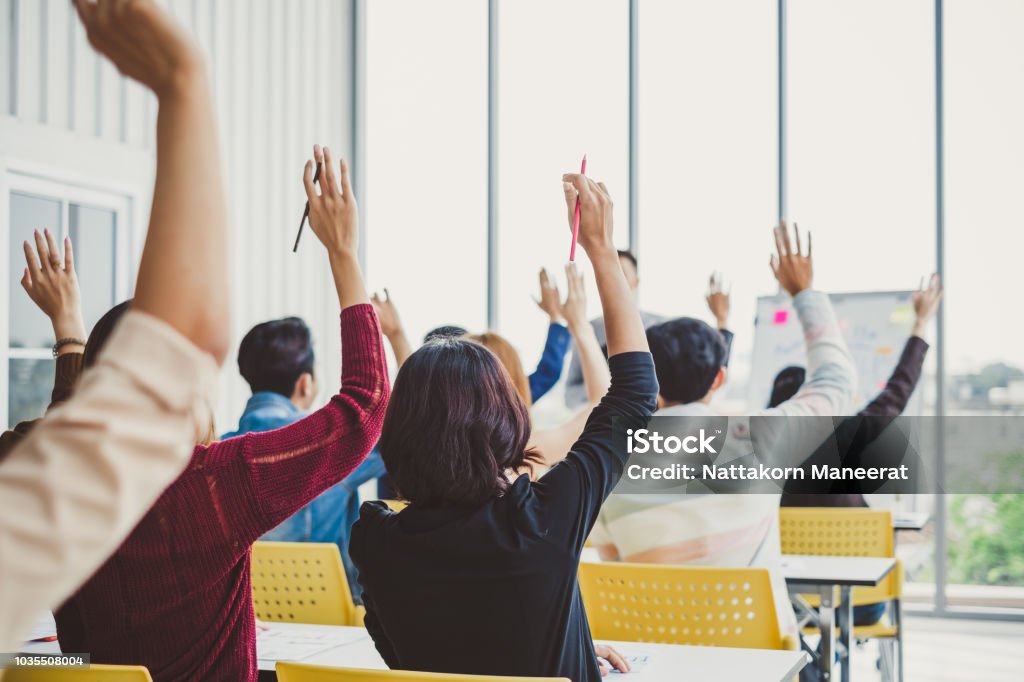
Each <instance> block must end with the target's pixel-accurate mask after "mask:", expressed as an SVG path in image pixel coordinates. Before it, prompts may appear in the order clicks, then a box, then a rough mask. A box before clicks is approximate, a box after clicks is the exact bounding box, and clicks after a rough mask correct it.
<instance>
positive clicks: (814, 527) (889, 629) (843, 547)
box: [779, 507, 903, 681]
mask: <svg viewBox="0 0 1024 682" xmlns="http://www.w3.org/2000/svg"><path fill="white" fill-rule="evenodd" d="M893 537H894V532H893V525H892V512H890V511H889V510H886V509H865V508H844V507H782V508H781V509H780V510H779V538H780V540H781V543H782V552H783V554H815V555H827V556H858V557H886V558H888V557H895V555H896V554H895V543H894V540H893ZM902 594H903V563H902V562H900V561H897V562H896V567H895V568H894V569H893V570H892V572H891V573H890V574H889V575H888V576H886V578H885V579H884V580H883V581H882V582H880V583H879V584H878V585H875V586H874V587H854V588H853V590H852V592H851V594H850V600H851V602H852V603H853V605H854V606H861V605H864V604H877V603H880V602H884V603H889V604H891V608H890V614H889V618H888V619H887V618H885V617H883V618H882V620H880V621H879V622H878V623H876V624H874V625H861V626H858V627H854V628H853V633H852V634H853V637H854V638H856V639H884V640H889V641H890V642H893V641H895V643H896V653H897V658H896V679H898V680H901V681H902V680H903V630H902V628H901V627H900V624H901V621H902V611H901V607H900V599H901V596H902ZM801 598H802V599H803V600H804V601H805V602H807V604H808V605H810V606H814V607H816V606H818V603H819V599H818V596H817V595H801ZM808 632H810V631H808ZM815 632H817V631H816V630H815Z"/></svg>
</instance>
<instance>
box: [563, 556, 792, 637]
mask: <svg viewBox="0 0 1024 682" xmlns="http://www.w3.org/2000/svg"><path fill="white" fill-rule="evenodd" d="M579 581H580V591H581V593H582V595H583V604H584V606H585V607H586V609H587V618H588V619H589V620H590V630H591V634H593V636H594V638H595V639H610V640H618V641H628V642H656V643H664V644H696V645H703V646H724V647H744V648H749V649H785V650H795V649H797V646H798V643H797V642H796V641H795V640H794V639H793V638H792V637H784V636H783V635H782V634H781V633H780V631H779V618H778V614H777V612H776V610H775V599H774V597H773V596H772V584H771V579H770V577H769V575H768V569H766V568H713V567H706V566H671V565H664V564H631V563H618V562H607V563H581V564H580V572H579Z"/></svg>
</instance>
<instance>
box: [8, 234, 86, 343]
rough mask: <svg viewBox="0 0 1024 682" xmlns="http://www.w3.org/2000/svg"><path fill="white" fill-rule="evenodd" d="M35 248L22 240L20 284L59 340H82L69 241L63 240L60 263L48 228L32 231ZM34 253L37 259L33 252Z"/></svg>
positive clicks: (79, 307) (59, 257) (79, 306)
mask: <svg viewBox="0 0 1024 682" xmlns="http://www.w3.org/2000/svg"><path fill="white" fill-rule="evenodd" d="M35 242H36V250H35V252H33V250H32V246H31V245H30V244H29V243H28V242H25V243H24V248H25V266H26V267H25V272H24V274H23V275H22V277H21V286H22V288H23V289H25V293H27V294H28V296H29V298H31V299H32V302H33V303H35V304H36V305H37V306H39V309H40V310H42V311H43V313H44V314H45V315H46V316H47V317H48V318H50V323H51V324H52V325H53V333H54V336H55V337H56V338H57V340H60V339H85V324H84V323H83V322H82V296H81V293H80V292H79V290H78V276H77V275H76V274H75V256H74V251H73V250H72V248H71V240H70V239H65V240H64V262H63V263H62V262H61V255H60V250H59V249H58V248H57V240H56V239H55V238H54V236H53V233H52V232H50V230H48V229H46V230H43V232H42V233H40V232H39V230H36V231H35ZM37 252H38V258H37V257H36V253H37ZM76 349H77V350H79V351H80V350H81V345H80V344H71V345H70V346H63V347H61V349H60V350H58V352H61V351H65V350H76Z"/></svg>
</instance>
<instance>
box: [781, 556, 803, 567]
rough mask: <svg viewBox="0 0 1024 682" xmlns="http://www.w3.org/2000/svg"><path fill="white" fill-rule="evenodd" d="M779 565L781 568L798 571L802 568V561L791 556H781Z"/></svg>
mask: <svg viewBox="0 0 1024 682" xmlns="http://www.w3.org/2000/svg"><path fill="white" fill-rule="evenodd" d="M781 563H782V567H783V568H790V569H793V570H799V569H801V568H803V567H804V560H803V559H798V558H796V557H794V556H792V555H788V556H787V555H783V557H782V562H781Z"/></svg>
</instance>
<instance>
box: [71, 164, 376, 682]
mask: <svg viewBox="0 0 1024 682" xmlns="http://www.w3.org/2000/svg"><path fill="white" fill-rule="evenodd" d="M314 156H315V157H316V160H317V163H320V162H321V161H322V162H323V164H324V165H323V172H322V174H321V180H320V187H321V194H319V195H318V194H317V193H316V190H315V188H314V186H313V182H312V179H311V165H310V164H309V163H307V164H306V169H305V176H304V181H305V185H306V194H307V196H308V197H309V204H310V213H309V223H310V227H311V228H312V229H313V231H314V232H315V233H316V236H317V237H318V238H319V239H320V241H321V242H323V244H324V246H325V247H326V248H327V252H328V255H329V257H330V264H331V271H332V273H333V275H334V282H335V286H336V288H337V291H338V299H339V302H340V304H341V308H342V311H341V348H342V352H341V356H342V363H341V366H342V376H341V388H340V389H339V391H338V393H337V394H336V395H335V396H334V397H333V398H331V400H330V402H329V403H328V404H327V406H326V407H324V408H323V409H321V410H319V411H317V412H314V413H313V414H311V415H310V416H309V417H307V418H305V419H302V420H301V421H298V422H296V423H295V424H292V425H291V426H287V427H285V428H282V429H278V430H276V431H269V432H264V433H250V434H246V435H244V436H240V437H238V438H232V439H229V440H226V441H221V442H217V443H213V444H211V445H208V446H204V445H199V446H197V447H196V449H195V452H194V453H193V455H192V460H191V462H190V463H189V465H188V468H187V469H186V470H185V472H184V473H183V474H182V475H181V477H180V478H179V479H178V480H177V481H175V482H174V483H173V484H172V485H171V486H170V487H169V488H168V489H167V490H166V491H165V492H164V494H163V495H162V496H161V497H160V499H159V500H157V502H156V504H155V505H154V507H153V508H152V509H151V510H150V511H149V513H148V514H146V516H145V517H144V518H143V519H142V521H141V522H140V523H139V525H138V526H137V527H136V528H135V530H134V531H133V532H132V533H131V535H129V536H128V539H127V540H126V541H125V542H124V544H123V545H122V546H121V548H120V549H119V550H118V551H117V552H116V553H115V554H114V555H113V556H112V557H111V558H110V559H109V560H108V561H107V562H106V564H104V565H103V566H102V567H101V568H100V569H99V571H97V573H96V574H95V575H94V576H93V577H92V578H91V579H90V580H89V581H88V582H87V583H85V585H84V586H83V587H82V588H81V589H80V590H79V591H78V593H76V594H75V595H74V596H73V597H72V598H71V599H69V600H68V601H67V603H65V604H64V605H63V606H62V607H61V609H60V610H59V611H58V612H57V614H56V620H57V634H58V637H59V639H60V644H61V648H62V649H63V650H64V651H82V652H89V653H91V654H92V660H93V661H94V662H97V663H99V662H102V663H117V664H135V665H144V666H146V667H147V668H149V671H150V674H151V675H152V676H153V679H154V680H158V681H163V680H232V682H234V681H236V680H255V679H256V678H257V672H258V670H257V666H256V634H255V617H254V613H253V602H252V589H251V584H250V577H249V563H250V546H251V545H252V543H253V542H254V541H255V540H257V539H258V538H259V537H260V536H261V535H263V534H264V533H265V532H267V531H268V530H270V529H272V528H274V527H275V526H277V525H278V524H279V523H281V522H282V521H284V520H285V519H287V518H288V517H290V516H291V515H292V514H294V513H295V512H296V511H298V510H299V509H301V508H302V507H304V506H305V505H306V504H308V503H309V502H310V501H311V500H313V498H315V497H317V496H318V495H319V494H320V493H322V492H323V491H324V490H326V489H327V488H329V487H331V486H332V485H334V484H335V483H337V482H338V481H340V480H341V479H343V478H345V476H347V475H348V474H349V472H351V471H352V470H353V469H355V468H356V467H357V466H358V465H359V464H360V463H361V462H362V461H363V459H364V458H365V457H366V455H367V453H368V452H369V451H370V449H371V448H372V447H373V445H374V443H376V441H377V438H378V436H379V435H380V430H381V423H382V421H383V418H384V410H385V407H386V405H387V400H388V396H389V393H390V388H389V382H388V374H387V364H386V361H385V356H384V350H383V346H382V345H381V336H380V327H379V325H378V322H377V317H376V315H375V313H374V311H373V307H372V306H371V305H370V303H369V299H368V298H367V296H366V291H365V288H364V286H363V282H362V275H361V273H360V270H359V264H358V262H357V260H356V255H355V254H356V241H357V218H356V207H355V202H354V201H353V198H352V197H353V195H352V189H351V185H350V184H349V181H348V173H347V168H346V166H345V163H344V161H342V163H341V186H342V189H341V190H339V189H338V185H337V182H336V180H335V174H334V172H333V170H332V166H331V156H330V152H329V151H328V150H327V149H324V150H323V154H322V155H321V153H320V150H319V148H315V149H314ZM93 341H94V340H93V339H90V344H92V343H93ZM140 455H144V453H140Z"/></svg>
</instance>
